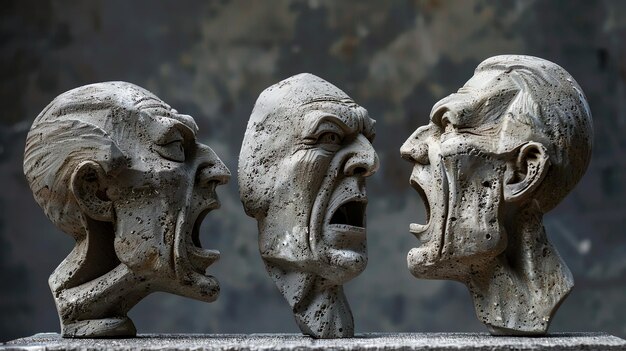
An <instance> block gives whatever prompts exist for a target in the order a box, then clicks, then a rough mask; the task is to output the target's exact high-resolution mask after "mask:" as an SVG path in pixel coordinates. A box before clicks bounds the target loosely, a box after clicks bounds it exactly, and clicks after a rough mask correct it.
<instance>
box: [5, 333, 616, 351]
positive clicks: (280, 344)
mask: <svg viewBox="0 0 626 351" xmlns="http://www.w3.org/2000/svg"><path fill="white" fill-rule="evenodd" d="M105 349H106V350H120V351H121V350H180V351H182V350H250V351H252V350H328V349H333V350H559V351H561V350H626V340H623V339H620V338H618V337H615V336H612V335H609V334H605V333H554V334H550V335H548V336H545V337H502V336H498V337H495V336H490V335H489V334H487V333H394V334H392V333H367V334H358V335H357V336H356V337H354V338H346V339H314V338H311V337H308V336H303V335H299V334H249V335H246V334H160V335H157V334H143V335H139V336H138V337H137V338H133V339H80V340H79V339H63V338H61V337H60V335H59V334H56V333H42V334H36V335H34V336H32V337H28V338H23V339H17V340H13V341H10V342H8V343H6V344H4V345H2V346H0V350H29V351H36V350H49V351H53V350H76V351H79V350H105Z"/></svg>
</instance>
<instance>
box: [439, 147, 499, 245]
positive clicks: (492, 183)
mask: <svg viewBox="0 0 626 351" xmlns="http://www.w3.org/2000/svg"><path fill="white" fill-rule="evenodd" d="M443 160H444V167H445V170H446V177H447V180H448V182H449V184H450V187H449V189H450V194H449V212H448V216H447V219H446V227H447V230H446V234H445V239H444V247H443V250H442V252H443V254H446V255H449V256H461V257H468V256H474V255H479V254H480V255H483V256H484V255H493V256H495V255H497V254H499V253H500V251H501V250H502V249H503V247H504V245H505V241H504V240H501V239H503V238H502V231H501V230H500V223H501V219H500V218H498V216H499V215H500V207H501V192H502V175H503V171H504V163H503V162H502V161H500V160H498V159H497V158H495V157H493V155H491V154H489V153H487V152H485V151H482V150H479V149H475V148H469V149H467V150H463V152H461V153H456V154H448V155H445V156H444V158H443Z"/></svg>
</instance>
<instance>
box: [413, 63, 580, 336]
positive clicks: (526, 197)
mask: <svg viewBox="0 0 626 351" xmlns="http://www.w3.org/2000/svg"><path fill="white" fill-rule="evenodd" d="M591 146H592V122H591V113H590V111H589V107H588V105H587V102H586V99H585V96H584V94H583V92H582V90H581V89H580V87H579V86H578V84H577V83H576V82H575V81H574V79H573V78H572V77H571V76H570V75H569V74H568V73H567V72H566V71H565V70H564V69H563V68H561V67H559V66H558V65H556V64H554V63H552V62H549V61H546V60H543V59H539V58H536V57H530V56H515V55H511V56H496V57H492V58H489V59H487V60H485V61H484V62H482V63H481V64H480V65H479V66H478V68H477V69H476V71H475V74H474V76H473V77H472V78H471V79H470V80H469V81H468V82H467V83H466V84H465V85H464V86H463V87H462V88H461V89H459V91H458V92H457V93H454V94H452V95H449V96H447V97H445V98H443V99H442V100H441V101H439V102H437V103H436V104H435V106H434V107H433V109H432V112H431V114H430V123H429V124H428V125H425V126H422V127H419V128H418V129H417V130H416V131H415V132H414V133H413V134H412V135H411V136H410V137H409V139H408V140H407V141H406V142H405V143H404V145H403V146H402V148H401V154H402V157H403V158H405V159H407V160H408V161H410V162H412V163H413V165H414V166H413V171H412V174H411V177H410V183H411V185H412V186H413V187H414V188H415V189H416V190H417V192H418V193H419V194H420V195H421V197H422V199H423V200H424V203H425V206H426V209H427V211H426V212H427V218H426V223H425V224H418V223H413V224H411V225H410V232H411V233H413V234H414V235H415V236H416V237H417V239H418V240H419V241H420V245H419V247H416V248H414V249H412V250H411V251H410V252H409V254H408V266H409V269H410V270H411V272H412V273H413V275H415V276H416V277H420V278H430V279H452V280H457V281H460V282H463V283H464V284H465V285H467V286H468V288H469V290H470V291H471V293H472V296H473V300H474V304H475V308H476V313H477V315H478V317H479V319H480V320H481V321H482V322H483V323H485V324H486V325H487V327H488V328H489V330H490V332H491V333H492V334H520V335H529V334H544V333H545V332H546V330H547V328H548V326H549V323H550V320H551V317H552V315H553V314H554V312H555V311H556V309H557V308H558V306H559V305H560V303H561V302H562V301H563V299H564V298H565V297H566V296H567V294H568V293H569V292H570V290H571V288H572V286H573V279H572V275H571V273H570V271H569V269H568V268H567V266H566V265H565V263H564V262H563V260H562V259H561V257H560V256H559V254H558V253H557V251H556V249H555V248H554V247H553V246H552V244H551V243H550V242H549V241H548V238H547V237H546V233H545V230H544V227H543V215H544V213H546V212H548V211H550V210H551V209H552V208H554V207H555V206H556V205H557V204H558V203H559V202H561V200H563V198H564V197H565V196H566V195H567V194H568V193H569V192H570V191H571V190H572V189H573V188H574V186H575V185H576V183H577V182H578V181H579V180H580V178H581V177H582V175H583V174H584V172H585V170H586V168H587V165H588V163H589V159H590V155H591Z"/></svg>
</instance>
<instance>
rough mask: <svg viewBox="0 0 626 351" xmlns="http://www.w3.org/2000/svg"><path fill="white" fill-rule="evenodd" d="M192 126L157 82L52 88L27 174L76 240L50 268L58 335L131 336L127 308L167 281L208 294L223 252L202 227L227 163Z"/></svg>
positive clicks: (30, 141)
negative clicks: (206, 245) (211, 245)
mask: <svg viewBox="0 0 626 351" xmlns="http://www.w3.org/2000/svg"><path fill="white" fill-rule="evenodd" d="M196 131H197V126H196V124H195V122H194V120H193V118H191V117H190V116H187V115H182V114H179V113H178V112H177V111H176V110H174V109H172V108H171V107H170V106H168V105H167V104H166V103H164V102H163V101H161V100H160V99H159V98H157V97H156V96H154V95H153V94H152V93H150V92H148V91H146V90H144V89H142V88H140V87H138V86H136V85H133V84H130V83H125V82H107V83H97V84H91V85H86V86H83V87H79V88H76V89H73V90H70V91H68V92H66V93H63V94H61V95H59V96H58V97H57V98H56V99H54V100H53V101H52V102H51V103H50V104H49V105H48V106H47V107H46V108H45V109H44V110H43V111H42V112H41V113H40V114H39V116H37V118H36V119H35V121H34V122H33V125H32V127H31V130H30V132H29V133H28V138H27V140H26V152H25V155H24V174H25V175H26V178H27V179H28V183H29V185H30V187H31V189H32V191H33V194H34V197H35V200H36V201H37V203H38V204H39V205H40V206H41V207H42V208H43V210H44V212H45V213H46V215H47V216H48V218H49V219H50V220H51V221H52V222H53V223H54V224H55V225H57V226H58V227H59V228H60V229H61V230H62V231H64V232H66V233H67V234H69V235H71V236H72V237H73V238H74V239H75V240H76V246H75V247H74V249H73V250H72V252H71V253H70V254H69V256H68V257H67V258H66V259H65V260H64V261H63V262H62V263H61V265H60V266H59V267H58V268H57V269H56V270H55V271H54V273H53V274H52V275H51V276H50V280H49V283H50V288H51V289H52V293H53V295H54V300H55V302H56V306H57V310H58V312H59V317H60V320H61V329H62V335H63V336H64V337H114V336H133V335H135V333H136V331H135V327H134V325H133V323H132V321H131V320H130V319H129V318H128V317H127V312H128V310H129V309H130V308H132V307H133V306H134V305H135V304H136V303H137V302H139V301H140V300H141V299H142V298H144V297H145V296H146V295H148V294H150V293H151V292H154V291H165V292H170V293H174V294H178V295H183V296H187V297H191V298H194V299H198V300H202V301H207V302H210V301H214V300H215V299H216V298H217V296H218V293H219V285H218V282H217V281H216V280H215V278H213V277H212V276H207V275H205V270H206V268H207V267H208V266H209V265H211V263H213V262H214V261H215V260H217V259H218V257H219V252H218V251H216V250H207V249H203V248H202V247H201V245H200V240H199V238H198V230H199V227H200V223H201V222H202V220H203V218H204V216H205V215H206V214H207V213H208V212H209V211H211V210H212V209H215V208H217V207H219V202H218V200H217V195H216V193H215V188H216V186H217V185H219V184H224V183H226V182H227V181H228V179H229V177H230V173H229V171H228V169H227V168H226V167H225V166H224V164H223V163H222V161H221V160H220V159H219V158H218V157H217V156H216V155H215V153H214V152H213V151H212V150H211V149H210V148H209V147H208V146H206V145H204V144H201V143H199V142H197V140H196Z"/></svg>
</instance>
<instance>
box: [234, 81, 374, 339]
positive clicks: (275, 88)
mask: <svg viewBox="0 0 626 351" xmlns="http://www.w3.org/2000/svg"><path fill="white" fill-rule="evenodd" d="M374 124H375V121H374V120H373V119H371V118H370V117H369V116H368V113H367V111H366V110H365V109H364V108H363V107H361V106H359V105H357V104H356V103H355V102H354V101H353V100H352V99H351V98H350V97H349V96H348V95H346V93H344V92H343V91H341V90H339V89H338V88H337V87H335V86H334V85H332V84H330V83H329V82H327V81H325V80H323V79H321V78H319V77H316V76H314V75H312V74H308V73H303V74H299V75H296V76H293V77H290V78H287V79H285V80H283V81H281V82H279V83H277V84H275V85H272V86H271V87H269V88H267V89H265V90H264V91H263V92H262V93H261V95H260V96H259V98H258V100H257V102H256V104H255V106H254V109H253V111H252V114H251V116H250V120H249V121H248V126H247V129H246V132H245V136H244V140H243V145H242V147H241V152H240V155H239V192H240V197H241V201H242V203H243V205H244V208H245V211H246V213H247V214H248V215H249V216H251V217H254V218H255V219H256V220H257V223H258V231H259V241H258V242H259V251H260V253H261V257H262V258H263V261H264V262H265V266H266V269H267V271H268V273H269V274H270V276H271V278H272V279H273V280H274V283H275V284H276V286H277V287H278V289H279V290H280V292H281V293H282V294H283V296H284V297H285V299H286V300H287V301H288V303H289V305H290V306H291V308H292V311H293V313H294V315H295V318H296V322H297V323H298V326H299V327H300V329H301V330H302V332H303V333H305V334H308V335H311V336H314V337H316V338H337V337H350V336H352V335H353V334H354V325H353V324H354V323H353V318H352V313H351V311H350V306H349V305H348V301H347V299H346V297H345V295H344V293H343V284H344V283H345V282H347V281H349V280H351V279H352V278H354V277H356V276H357V275H358V274H360V273H361V272H362V271H363V270H364V269H365V266H366V264H367V246H366V235H365V208H366V205H367V193H366V189H365V178H366V177H369V176H370V175H372V174H374V172H376V170H377V169H378V156H377V155H376V152H375V151H374V148H373V147H372V144H371V142H372V140H373V137H374Z"/></svg>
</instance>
